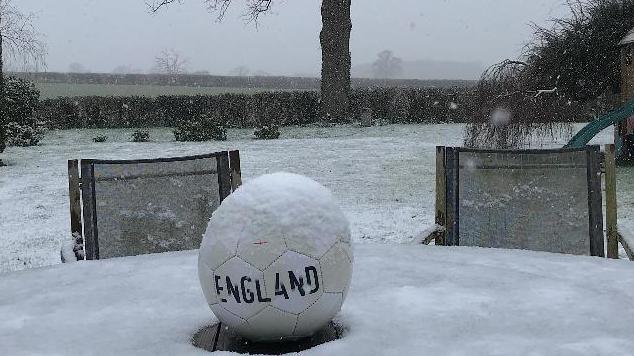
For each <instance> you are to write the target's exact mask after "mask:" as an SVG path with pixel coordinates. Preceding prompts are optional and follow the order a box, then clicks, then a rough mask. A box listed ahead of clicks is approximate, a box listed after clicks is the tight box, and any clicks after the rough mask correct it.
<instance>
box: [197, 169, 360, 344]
mask: <svg viewBox="0 0 634 356" xmlns="http://www.w3.org/2000/svg"><path fill="white" fill-rule="evenodd" d="M352 258H353V256H352V246H351V242H350V227H349V223H348V220H347V219H346V217H345V216H344V214H343V212H342V211H341V209H339V207H338V206H337V204H336V202H335V199H334V198H333V196H332V194H331V193H330V191H328V190H327V189H326V188H324V187H323V186H322V185H320V184H319V183H317V182H315V181H313V180H311V179H308V178H306V177H303V176H299V175H295V174H289V173H276V174H270V175H265V176H262V177H259V178H256V179H254V180H251V181H249V182H248V183H247V184H245V185H243V186H241V187H240V188H239V189H238V190H236V191H235V192H234V193H233V194H232V195H231V196H229V197H228V198H227V199H225V200H224V202H223V203H222V205H221V206H220V208H218V210H216V212H215V213H214V215H213V216H212V218H211V220H210V222H209V225H208V227H207V231H206V233H205V236H204V238H203V242H202V245H201V247H200V252H199V258H198V274H199V278H200V283H201V286H202V289H203V293H204V295H205V298H206V299H207V303H208V304H209V306H210V308H211V310H212V311H213V313H214V314H215V315H216V317H217V318H218V320H219V321H220V322H221V323H222V324H224V325H226V326H228V327H229V328H230V329H232V330H234V331H235V332H237V333H238V334H240V335H241V336H243V337H245V338H247V339H249V340H251V341H256V342H261V341H269V342H271V341H275V342H280V341H289V340H296V339H302V338H306V337H310V336H312V335H313V334H315V333H316V332H319V331H321V330H322V329H323V328H324V327H326V326H327V325H328V323H329V322H330V321H331V320H332V318H333V317H334V316H335V315H336V314H337V313H338V312H339V310H340V309H341V306H342V304H343V301H344V299H345V297H346V295H347V292H348V288H349V286H350V279H351V276H352Z"/></svg>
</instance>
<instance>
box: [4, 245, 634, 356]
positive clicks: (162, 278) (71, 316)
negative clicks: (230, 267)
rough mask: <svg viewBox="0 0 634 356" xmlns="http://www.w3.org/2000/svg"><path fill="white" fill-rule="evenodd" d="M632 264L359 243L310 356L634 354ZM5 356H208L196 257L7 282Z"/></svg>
mask: <svg viewBox="0 0 634 356" xmlns="http://www.w3.org/2000/svg"><path fill="white" fill-rule="evenodd" d="M633 286H634V268H633V267H632V264H631V262H628V261H613V260H606V259H600V258H592V257H577V256H566V255H556V254H548V253H538V252H530V251H505V250H493V249H478V248H464V247H456V248H445V247H435V246H421V245H411V244H357V245H356V248H355V270H354V275H353V280H352V287H351V290H350V294H349V295H348V299H347V301H346V303H345V304H344V307H343V310H342V311H341V313H340V314H339V315H338V317H337V319H338V320H339V321H340V322H342V323H343V324H344V325H345V326H346V327H347V328H348V332H347V333H346V334H345V336H344V337H343V339H340V340H337V341H334V342H331V343H328V344H324V345H321V346H318V347H316V348H313V349H311V350H309V351H306V352H304V353H303V354H305V355H359V356H365V355H394V356H397V355H399V356H400V355H631V354H632V350H634V338H632V335H633V334H634V303H633V302H632V301H633V300H634V287H633ZM0 291H1V292H0V315H1V316H2V317H1V318H0V345H1V346H0V353H1V354H3V355H34V354H46V355H50V354H58V355H86V354H91V355H93V354H94V355H187V354H202V353H204V352H203V351H201V350H198V349H196V348H195V347H193V346H191V344H190V338H191V337H192V335H193V334H194V333H195V332H196V331H197V330H199V329H200V328H201V327H203V326H206V325H210V324H211V323H213V322H215V317H214V316H213V315H212V314H211V311H210V310H209V308H208V307H207V305H206V304H205V299H204V297H203V295H202V292H201V290H200V286H199V282H198V277H197V273H196V252H195V251H187V252H179V253H168V254H160V255H146V256H139V257H127V258H123V259H111V260H103V261H96V262H80V263H73V264H65V265H57V266H51V267H46V268H41V269H31V270H27V271H20V272H13V273H5V274H2V275H0Z"/></svg>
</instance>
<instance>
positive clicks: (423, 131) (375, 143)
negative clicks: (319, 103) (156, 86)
mask: <svg viewBox="0 0 634 356" xmlns="http://www.w3.org/2000/svg"><path fill="white" fill-rule="evenodd" d="M132 131H133V130H132V129H128V130H123V129H122V130H68V131H51V132H48V134H47V135H46V137H45V139H44V140H43V141H42V144H41V146H37V147H30V148H17V147H11V148H9V149H8V150H7V151H6V152H5V154H4V158H5V162H7V163H8V164H9V166H8V167H4V168H1V169H0V272H2V271H10V270H19V269H24V268H30V267H38V266H44V265H51V264H57V263H59V262H60V261H59V260H60V257H59V249H60V245H61V241H62V240H64V239H66V238H68V235H69V229H70V228H69V212H68V211H69V206H68V180H67V171H66V169H67V163H66V161H67V160H68V159H74V158H101V159H132V158H156V157H170V156H182V155H192V154H202V153H209V152H214V151H219V150H225V149H239V150H240V151H241V156H242V171H243V175H244V178H245V179H247V180H248V179H250V178H253V177H255V176H258V175H261V174H265V173H271V172H276V171H289V172H293V173H299V174H304V175H307V176H309V177H311V178H314V179H316V180H317V181H319V182H321V183H322V184H324V185H325V186H326V187H328V188H330V189H331V190H332V191H333V192H334V194H335V196H336V197H337V198H338V200H339V202H340V204H341V206H342V208H343V210H344V212H345V213H346V214H347V216H348V217H349V219H350V220H351V223H352V232H353V239H354V240H355V241H356V242H365V241H372V242H381V243H383V242H386V243H387V242H389V243H407V242H411V241H412V240H413V239H415V238H416V237H417V236H418V235H419V234H420V232H421V231H423V230H424V229H425V228H427V227H429V226H430V225H431V224H433V221H434V216H433V215H434V189H435V186H434V179H435V172H434V171H435V169H434V162H435V146H436V145H460V144H461V143H462V132H463V126H462V125H391V126H381V127H369V128H358V127H353V126H338V127H331V128H316V127H306V128H297V127H291V128H283V129H282V139H280V140H274V141H256V140H253V139H252V130H230V131H229V140H228V141H226V142H205V143H182V142H174V141H173V135H172V133H171V130H169V129H153V130H151V137H152V140H153V142H149V143H131V142H129V140H130V135H131V132H132ZM609 131H610V130H606V131H605V132H603V133H602V134H601V135H599V137H597V138H596V139H595V141H594V143H608V142H610V140H611V132H609ZM102 134H105V135H107V136H108V137H109V140H108V142H107V143H93V142H92V137H95V136H97V135H102ZM564 142H565V138H559V139H555V140H554V141H551V140H548V141H545V142H543V143H542V144H543V146H545V147H556V146H561V145H563V143H564ZM618 173H619V174H618V189H619V209H620V210H619V223H620V224H621V225H622V226H625V227H628V228H630V229H631V228H634V168H621V169H620V170H619V172H618Z"/></svg>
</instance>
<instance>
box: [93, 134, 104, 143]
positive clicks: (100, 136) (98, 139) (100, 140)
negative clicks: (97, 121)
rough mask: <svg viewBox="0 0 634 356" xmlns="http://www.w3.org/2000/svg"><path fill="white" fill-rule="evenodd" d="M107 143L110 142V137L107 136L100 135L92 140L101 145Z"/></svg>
mask: <svg viewBox="0 0 634 356" xmlns="http://www.w3.org/2000/svg"><path fill="white" fill-rule="evenodd" d="M106 141H108V136H105V135H99V136H96V137H93V138H92V142H97V143H99V142H106Z"/></svg>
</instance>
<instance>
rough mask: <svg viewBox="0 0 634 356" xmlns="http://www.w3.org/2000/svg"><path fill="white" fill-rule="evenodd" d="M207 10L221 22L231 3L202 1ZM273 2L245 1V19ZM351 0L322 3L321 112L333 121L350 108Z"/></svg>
mask: <svg viewBox="0 0 634 356" xmlns="http://www.w3.org/2000/svg"><path fill="white" fill-rule="evenodd" d="M203 1H204V3H205V4H206V5H207V8H208V9H209V10H210V11H212V12H214V13H216V14H217V15H218V20H222V18H223V17H224V16H225V14H226V12H227V9H228V8H229V6H230V5H231V1H232V0H203ZM175 2H176V3H180V2H182V0H152V1H151V2H149V3H147V5H148V7H149V9H150V11H152V12H156V11H158V10H159V9H160V8H162V7H164V6H166V5H169V4H172V3H175ZM273 2H274V0H245V3H246V11H245V12H244V13H243V16H244V17H245V18H246V19H247V21H248V22H256V24H257V20H258V18H259V17H260V15H262V14H263V13H266V12H267V11H269V10H270V9H271V7H272V5H273ZM350 2H351V0H322V3H321V19H322V30H321V33H320V35H319V39H320V42H321V53H322V67H321V111H322V115H324V116H325V117H328V118H329V120H331V121H337V120H345V119H346V118H347V117H348V115H349V107H350V62H351V60H350V33H351V31H352V21H351V20H350Z"/></svg>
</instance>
